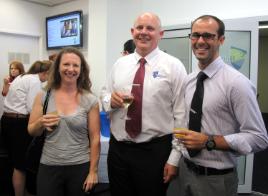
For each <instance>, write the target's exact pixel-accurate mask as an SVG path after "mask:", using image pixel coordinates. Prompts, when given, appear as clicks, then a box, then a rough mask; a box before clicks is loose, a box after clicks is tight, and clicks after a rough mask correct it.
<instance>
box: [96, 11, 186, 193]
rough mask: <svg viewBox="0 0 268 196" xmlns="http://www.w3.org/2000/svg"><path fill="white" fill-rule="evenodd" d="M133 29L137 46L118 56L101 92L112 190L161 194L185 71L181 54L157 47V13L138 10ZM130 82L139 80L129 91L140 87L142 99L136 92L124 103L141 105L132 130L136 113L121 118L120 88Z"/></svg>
mask: <svg viewBox="0 0 268 196" xmlns="http://www.w3.org/2000/svg"><path fill="white" fill-rule="evenodd" d="M131 33H132V37H133V40H134V43H135V45H136V50H135V52H134V53H132V54H130V55H127V56H123V57H121V58H119V59H118V60H117V61H116V63H115V64H114V66H113V68H112V71H111V73H110V76H109V77H108V81H107V85H106V86H105V87H104V88H103V90H102V93H101V100H102V104H103V107H104V109H105V111H107V112H109V113H110V116H111V139H110V148H109V152H108V176H109V181H110V189H111V194H112V195H113V196H118V195H128V196H163V195H166V189H167V186H168V182H169V181H170V179H171V178H172V176H173V175H175V173H176V169H174V168H175V167H172V166H171V165H175V163H173V162H172V161H173V160H175V158H174V157H173V156H172V152H171V149H172V148H171V147H172V145H171V141H172V130H173V128H174V125H175V124H176V125H178V126H179V125H180V123H181V122H182V121H183V119H184V115H185V112H184V111H185V110H184V105H183V104H184V103H183V101H182V100H183V94H182V85H183V80H184V78H185V77H186V71H185V68H184V66H183V64H182V63H181V61H180V60H178V59H176V58H175V57H172V56H170V55H168V54H166V53H164V52H163V51H161V50H159V48H158V43H159V41H160V39H161V38H162V36H163V33H164V31H163V30H162V28H161V22H160V19H159V17H158V16H157V15H155V14H153V13H143V14H141V15H140V16H138V18H137V19H136V20H135V22H134V25H133V27H132V28H131ZM141 59H142V60H141ZM142 69H143V70H142ZM138 73H139V74H138ZM140 73H142V74H141V75H142V76H141V75H140ZM137 75H139V80H136V78H137V77H136V76H137ZM143 77H144V78H143ZM137 81H139V82H137ZM132 83H138V85H136V87H134V86H133V87H132V92H134V91H133V88H141V89H140V91H141V96H140V97H141V100H138V98H137V97H136V96H135V94H134V101H133V103H132V104H131V105H130V107H129V109H128V112H130V110H131V107H132V109H134V111H136V112H137V111H138V107H141V110H140V111H141V113H140V114H139V115H140V116H141V125H140V129H139V131H137V132H136V133H135V134H132V133H131V130H132V129H133V130H134V129H135V127H136V125H137V124H138V123H140V121H139V120H137V119H136V117H135V116H132V117H131V119H125V118H122V116H124V113H125V109H124V108H123V95H124V94H123V92H122V91H120V90H121V89H123V88H125V87H126V86H128V85H129V84H132ZM137 86H138V87H137ZM135 92H136V91H135ZM138 102H139V103H140V102H141V105H139V106H138ZM128 114H129V113H128ZM132 122H135V123H132Z"/></svg>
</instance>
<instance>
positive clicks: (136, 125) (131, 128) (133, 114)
mask: <svg viewBox="0 0 268 196" xmlns="http://www.w3.org/2000/svg"><path fill="white" fill-rule="evenodd" d="M145 63H146V60H145V59H144V58H141V59H140V67H139V68H138V70H137V72H136V74H135V77H134V80H133V84H139V85H133V86H132V90H131V93H132V95H133V96H134V101H133V103H132V104H131V105H130V106H129V108H128V112H127V116H128V117H129V118H130V120H126V131H127V133H128V135H129V136H130V137H132V138H135V137H137V135H139V134H140V132H141V123H142V94H143V81H144V74H145V66H144V65H145Z"/></svg>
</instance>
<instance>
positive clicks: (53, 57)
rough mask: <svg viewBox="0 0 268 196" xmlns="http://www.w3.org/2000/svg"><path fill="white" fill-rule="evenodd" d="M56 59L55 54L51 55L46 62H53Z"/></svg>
mask: <svg viewBox="0 0 268 196" xmlns="http://www.w3.org/2000/svg"><path fill="white" fill-rule="evenodd" d="M56 59H57V53H53V54H51V55H49V56H48V60H50V61H52V62H55V61H56Z"/></svg>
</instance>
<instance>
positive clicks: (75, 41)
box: [46, 10, 83, 50]
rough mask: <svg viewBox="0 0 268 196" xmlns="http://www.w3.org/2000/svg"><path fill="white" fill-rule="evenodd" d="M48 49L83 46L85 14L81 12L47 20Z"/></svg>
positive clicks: (51, 17) (60, 15) (50, 17)
mask: <svg viewBox="0 0 268 196" xmlns="http://www.w3.org/2000/svg"><path fill="white" fill-rule="evenodd" d="M46 37H47V39H46V40H47V49H48V50H50V49H58V48H63V47H66V46H73V47H82V46H83V12H82V11H81V10H78V11H73V12H68V13H64V14H59V15H56V16H49V17H47V18H46Z"/></svg>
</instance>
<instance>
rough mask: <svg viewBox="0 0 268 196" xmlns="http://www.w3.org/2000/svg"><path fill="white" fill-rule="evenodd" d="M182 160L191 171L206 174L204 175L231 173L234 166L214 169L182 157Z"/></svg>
mask: <svg viewBox="0 0 268 196" xmlns="http://www.w3.org/2000/svg"><path fill="white" fill-rule="evenodd" d="M184 162H185V163H186V165H187V168H188V169H189V170H191V171H193V172H194V173H195V174H197V175H206V176H210V175H224V174H228V173H231V172H233V171H234V168H228V169H215V168H211V167H203V166H200V165H196V164H195V163H193V162H192V161H190V160H188V159H184Z"/></svg>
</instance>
